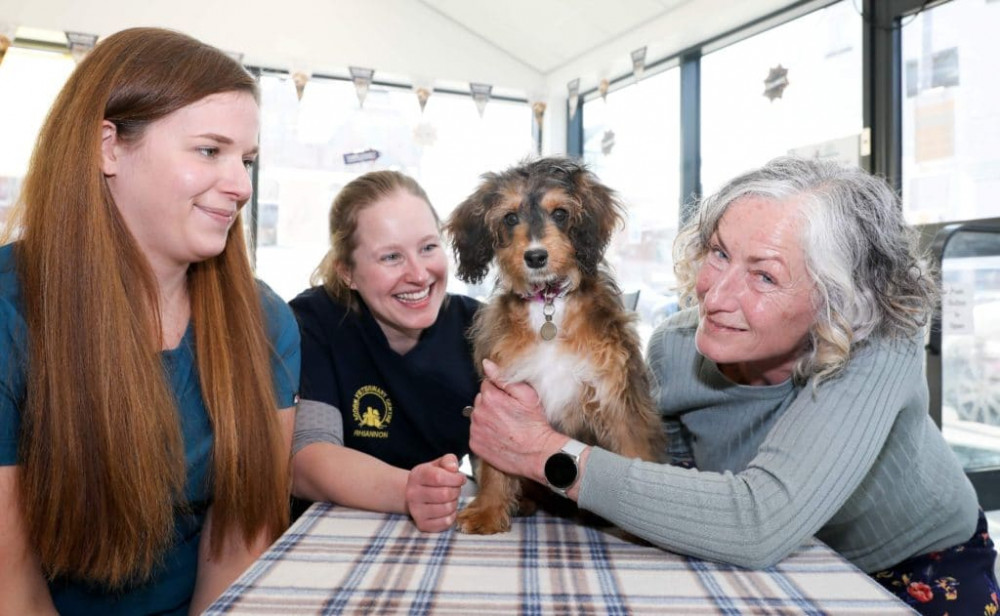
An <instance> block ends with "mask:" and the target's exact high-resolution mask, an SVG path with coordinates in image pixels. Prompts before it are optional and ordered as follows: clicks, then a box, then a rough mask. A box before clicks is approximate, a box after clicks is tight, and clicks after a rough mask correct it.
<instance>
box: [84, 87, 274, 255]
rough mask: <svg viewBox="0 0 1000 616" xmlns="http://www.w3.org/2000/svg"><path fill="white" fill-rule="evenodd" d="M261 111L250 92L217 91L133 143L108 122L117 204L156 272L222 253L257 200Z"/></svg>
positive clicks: (106, 146)
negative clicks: (243, 211) (253, 171)
mask: <svg viewBox="0 0 1000 616" xmlns="http://www.w3.org/2000/svg"><path fill="white" fill-rule="evenodd" d="M259 123H260V120H259V113H258V108H257V103H256V102H255V101H254V99H253V96H251V95H250V94H249V93H245V92H226V93H221V94H212V95H210V96H207V97H205V98H203V99H201V100H199V101H197V102H194V103H192V104H190V105H188V106H186V107H182V108H181V109H178V110H177V111H174V112H173V113H170V114H169V115H166V116H164V117H163V118H161V119H159V120H157V121H155V122H153V123H152V124H150V125H149V126H148V127H146V130H145V132H144V133H143V135H142V137H141V138H140V139H139V140H138V141H137V142H135V143H125V142H123V141H122V140H121V139H120V138H119V137H118V135H117V132H116V130H115V128H114V125H113V124H111V123H110V122H105V123H104V124H103V125H102V171H103V172H104V175H105V177H106V178H107V182H108V187H109V188H110V190H111V194H112V196H113V197H114V200H115V204H116V205H117V207H118V210H119V211H120V212H121V215H122V218H124V220H125V224H126V226H127V227H128V229H129V231H130V232H131V233H132V235H133V237H135V239H136V241H137V242H138V244H139V247H140V248H141V249H142V251H143V252H144V254H145V255H146V257H147V258H148V259H149V260H150V264H151V265H152V267H153V270H154V272H166V271H171V270H175V269H177V268H186V267H187V266H188V265H190V264H191V263H195V262H198V261H203V260H205V259H208V258H211V257H214V256H216V255H218V254H219V253H221V252H222V251H223V249H224V248H225V247H226V237H227V234H228V232H229V228H230V226H231V225H232V224H233V222H234V221H235V219H236V215H237V213H238V212H239V210H240V208H241V207H243V204H244V203H246V202H247V200H248V199H249V198H250V192H251V182H250V174H249V168H250V166H251V165H252V163H253V161H254V159H255V158H256V156H257V132H258V127H259Z"/></svg>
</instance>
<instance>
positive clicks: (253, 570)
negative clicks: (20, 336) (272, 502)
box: [205, 504, 913, 616]
mask: <svg viewBox="0 0 1000 616" xmlns="http://www.w3.org/2000/svg"><path fill="white" fill-rule="evenodd" d="M205 613H206V614H454V615H461V616H470V615H472V616H483V615H487V614H503V615H505V616H506V615H510V614H530V615H543V614H560V615H572V614H621V615H624V614H658V615H659V614H684V615H686V616H693V615H700V614H817V615H818V614H865V615H874V614H912V613H913V612H911V611H910V609H909V608H908V607H907V606H906V605H904V604H903V603H901V602H899V601H898V600H897V599H896V598H895V597H893V596H892V595H890V594H889V593H888V592H886V591H885V590H884V589H882V587H881V586H879V585H878V584H877V583H875V582H874V581H873V580H872V579H871V578H869V577H868V576H867V575H865V574H864V573H862V572H861V571H860V570H858V569H857V568H855V567H854V566H853V565H851V564H850V563H848V562H847V561H845V560H844V559H843V558H841V557H840V556H839V555H838V554H836V553H835V552H833V551H832V550H831V549H830V548H828V547H827V546H825V545H823V544H822V543H820V542H818V541H811V542H809V543H807V544H806V545H804V546H802V547H801V548H799V550H797V551H796V552H795V553H794V554H792V555H791V556H789V557H788V558H786V559H785V560H784V561H782V562H781V563H780V564H778V565H777V566H775V567H772V568H770V569H767V570H764V571H748V570H745V569H740V568H737V567H731V566H727V565H720V564H717V563H711V562H706V561H701V560H697V559H693V558H688V557H685V556H679V555H677V554H673V553H670V552H665V551H663V550H660V549H658V548H655V547H651V546H649V545H641V544H638V543H636V542H634V541H628V540H625V539H623V538H621V533H620V531H615V530H614V529H597V528H592V527H587V526H583V525H581V524H579V523H576V522H573V521H570V520H564V519H560V518H555V517H552V516H549V515H546V514H543V513H539V514H536V515H535V516H532V517H529V518H516V519H515V520H514V525H513V529H512V530H511V532H509V533H504V534H500V535H489V536H481V535H464V534H462V533H457V532H454V531H448V532H444V533H438V534H428V533H422V532H420V531H418V530H417V529H416V527H415V526H414V525H413V523H412V522H411V521H410V520H409V519H408V518H407V517H405V516H401V515H391V514H380V513H370V512H365V511H357V510H354V509H348V508H345V507H337V506H331V505H329V504H316V505H313V506H312V507H311V508H310V509H309V511H307V512H306V513H305V514H304V515H303V516H302V517H301V518H299V520H298V521H297V522H296V523H295V524H294V525H293V526H292V527H291V528H289V529H288V531H287V532H286V533H285V534H284V535H283V536H282V537H281V538H280V539H279V540H278V541H277V542H276V543H275V544H274V545H273V546H272V547H271V549H270V550H268V551H267V552H266V553H265V554H264V555H263V556H261V558H260V559H259V560H258V561H257V562H256V563H254V565H253V566H251V567H250V569H248V570H247V571H246V573H244V574H243V576H242V577H240V578H239V579H238V580H237V581H236V582H235V583H234V584H233V585H232V586H231V587H230V588H229V589H228V590H227V591H226V592H225V593H224V594H223V595H222V596H221V597H219V599H218V600H217V601H216V602H215V603H214V604H212V606H210V607H209V609H208V611H207V612H205Z"/></svg>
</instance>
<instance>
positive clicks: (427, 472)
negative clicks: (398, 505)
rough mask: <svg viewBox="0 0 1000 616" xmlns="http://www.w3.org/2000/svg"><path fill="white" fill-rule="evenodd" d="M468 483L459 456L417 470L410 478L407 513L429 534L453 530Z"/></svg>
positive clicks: (450, 455) (421, 466)
mask: <svg viewBox="0 0 1000 616" xmlns="http://www.w3.org/2000/svg"><path fill="white" fill-rule="evenodd" d="M465 481H466V479H465V475H463V474H462V473H460V472H459V470H458V458H457V457H455V454H451V453H449V454H445V455H443V456H441V457H440V458H438V459H437V460H432V461H430V462H425V463H423V464H419V465H417V466H415V467H413V470H411V471H410V474H409V476H408V477H407V479H406V492H405V494H406V510H407V513H409V514H410V517H411V518H413V523H414V524H416V525H417V528H419V529H420V530H422V531H424V532H426V533H437V532H441V531H443V530H447V529H449V528H451V525H452V524H454V523H455V516H456V515H457V514H458V497H459V495H460V494H461V493H462V486H463V485H465Z"/></svg>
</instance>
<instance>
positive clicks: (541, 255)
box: [524, 248, 549, 269]
mask: <svg viewBox="0 0 1000 616" xmlns="http://www.w3.org/2000/svg"><path fill="white" fill-rule="evenodd" d="M548 261H549V253H548V251H546V250H545V249H543V248H536V249H533V250H529V251H527V252H525V253H524V262H525V264H527V266H528V267H530V268H531V269H538V268H540V267H545V264H546V263H548Z"/></svg>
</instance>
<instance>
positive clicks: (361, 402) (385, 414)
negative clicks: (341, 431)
mask: <svg viewBox="0 0 1000 616" xmlns="http://www.w3.org/2000/svg"><path fill="white" fill-rule="evenodd" d="M351 415H352V416H353V417H354V423H355V425H356V426H357V427H356V428H355V429H354V436H355V437H360V438H389V432H388V429H389V422H391V421H392V400H390V399H389V394H387V393H385V390H383V389H382V388H380V387H376V386H375V385H365V386H364V387H362V388H360V389H358V391H356V392H354V403H353V405H352V407H351Z"/></svg>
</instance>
